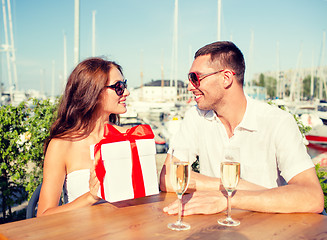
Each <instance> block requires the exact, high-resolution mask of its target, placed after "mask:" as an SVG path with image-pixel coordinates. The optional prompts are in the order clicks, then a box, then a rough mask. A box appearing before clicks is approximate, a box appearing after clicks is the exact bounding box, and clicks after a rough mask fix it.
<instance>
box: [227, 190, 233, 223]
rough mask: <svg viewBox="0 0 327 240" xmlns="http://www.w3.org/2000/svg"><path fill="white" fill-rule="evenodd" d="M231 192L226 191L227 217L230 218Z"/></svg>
mask: <svg viewBox="0 0 327 240" xmlns="http://www.w3.org/2000/svg"><path fill="white" fill-rule="evenodd" d="M232 193H233V192H231V191H227V218H228V219H231V218H232V206H231V202H230V199H231V195H232Z"/></svg>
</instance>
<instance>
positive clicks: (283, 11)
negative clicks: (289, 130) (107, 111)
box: [0, 0, 327, 95]
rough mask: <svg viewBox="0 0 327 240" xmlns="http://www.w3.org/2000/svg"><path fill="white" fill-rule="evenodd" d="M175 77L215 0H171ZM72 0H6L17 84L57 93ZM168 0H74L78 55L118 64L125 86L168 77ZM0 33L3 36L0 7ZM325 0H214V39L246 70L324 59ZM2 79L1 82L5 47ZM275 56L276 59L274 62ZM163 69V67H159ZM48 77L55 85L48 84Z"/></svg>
mask: <svg viewBox="0 0 327 240" xmlns="http://www.w3.org/2000/svg"><path fill="white" fill-rule="evenodd" d="M178 3H179V4H178V50H177V53H178V58H177V59H178V60H177V62H178V64H177V66H178V79H181V80H186V79H187V73H188V71H189V68H190V66H191V63H192V59H193V56H194V53H195V52H196V50H198V49H199V48H201V47H202V46H204V45H206V44H208V43H212V42H214V41H217V25H218V23H217V22H218V21H217V19H218V11H217V9H218V7H217V6H218V1H217V0H201V1H199V0H179V1H178ZM74 4H75V2H74V0H55V1H50V0H11V10H12V11H11V15H12V23H13V37H14V47H15V56H16V68H17V82H18V89H20V90H28V89H35V90H39V91H43V92H45V93H47V94H48V95H50V94H51V93H52V89H54V92H55V94H61V92H62V90H63V84H64V82H65V80H66V79H64V35H66V42H67V71H68V75H69V74H70V72H71V71H72V70H73V68H74V67H75V65H74ZM174 6H175V0H138V1H136V0H119V1H114V0H80V61H82V60H84V59H85V58H88V57H91V56H92V12H93V11H95V39H96V44H95V55H96V56H101V57H105V58H106V59H109V60H114V61H116V62H117V63H119V64H120V65H121V66H122V67H123V71H124V75H125V77H126V78H127V79H128V85H129V87H136V86H139V85H140V84H141V72H143V82H144V83H146V82H149V81H151V80H158V79H161V77H162V73H163V76H164V78H165V79H170V77H171V74H172V49H173V33H174ZM0 24H1V25H0V26H1V27H0V30H1V31H0V41H1V44H2V46H3V44H5V34H4V24H3V12H2V11H1V20H0ZM326 30H327V0H274V1H262V0H247V1H245V0H221V40H229V41H233V42H234V43H235V44H236V45H237V46H238V47H239V48H240V49H241V51H242V52H243V54H244V57H245V61H246V65H247V77H248V78H251V77H250V76H252V75H253V74H254V73H261V72H267V71H276V70H277V69H278V68H279V69H280V70H288V69H296V68H299V67H301V68H310V67H312V66H319V65H321V64H324V65H326V64H327V58H326V57H327V53H326V51H325V54H323V53H322V49H323V36H324V32H326ZM0 53H1V58H0V63H1V69H0V71H1V74H0V77H1V79H0V80H1V82H2V83H3V84H4V87H5V88H6V89H8V86H9V81H8V74H7V60H6V59H7V58H6V53H5V52H3V51H1V52H0ZM278 62H279V64H277V63H278ZM162 69H163V71H162ZM52 80H54V82H55V83H54V86H53V85H52Z"/></svg>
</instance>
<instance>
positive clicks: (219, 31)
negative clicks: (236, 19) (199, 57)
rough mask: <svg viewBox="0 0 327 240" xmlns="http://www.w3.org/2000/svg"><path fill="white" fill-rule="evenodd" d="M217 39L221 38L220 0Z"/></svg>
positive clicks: (219, 0)
mask: <svg viewBox="0 0 327 240" xmlns="http://www.w3.org/2000/svg"><path fill="white" fill-rule="evenodd" d="M217 27H218V28H217V41H220V40H221V0H218V22H217Z"/></svg>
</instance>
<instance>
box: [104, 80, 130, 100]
mask: <svg viewBox="0 0 327 240" xmlns="http://www.w3.org/2000/svg"><path fill="white" fill-rule="evenodd" d="M106 87H107V88H111V89H114V90H115V92H116V94H117V95H118V96H121V95H123V94H124V91H125V89H126V88H127V79H125V80H124V81H118V82H116V83H115V84H112V85H110V86H106Z"/></svg>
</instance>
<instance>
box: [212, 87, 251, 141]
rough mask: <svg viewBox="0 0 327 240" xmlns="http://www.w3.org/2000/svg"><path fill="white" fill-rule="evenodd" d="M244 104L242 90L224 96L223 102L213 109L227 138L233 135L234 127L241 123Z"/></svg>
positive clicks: (244, 99) (245, 102) (245, 103)
mask: <svg viewBox="0 0 327 240" xmlns="http://www.w3.org/2000/svg"><path fill="white" fill-rule="evenodd" d="M235 96H237V97H235ZM246 105H247V101H246V97H245V95H244V93H243V91H242V93H241V94H237V95H234V96H231V97H230V98H226V99H225V101H224V104H222V106H220V107H219V109H217V110H216V111H215V113H216V115H217V117H219V119H220V121H221V122H222V123H223V124H224V126H225V129H226V132H227V134H228V137H229V138H231V137H232V136H233V135H234V129H235V128H236V127H237V126H238V125H239V124H240V123H241V121H242V119H243V117H244V114H245V110H246Z"/></svg>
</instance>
